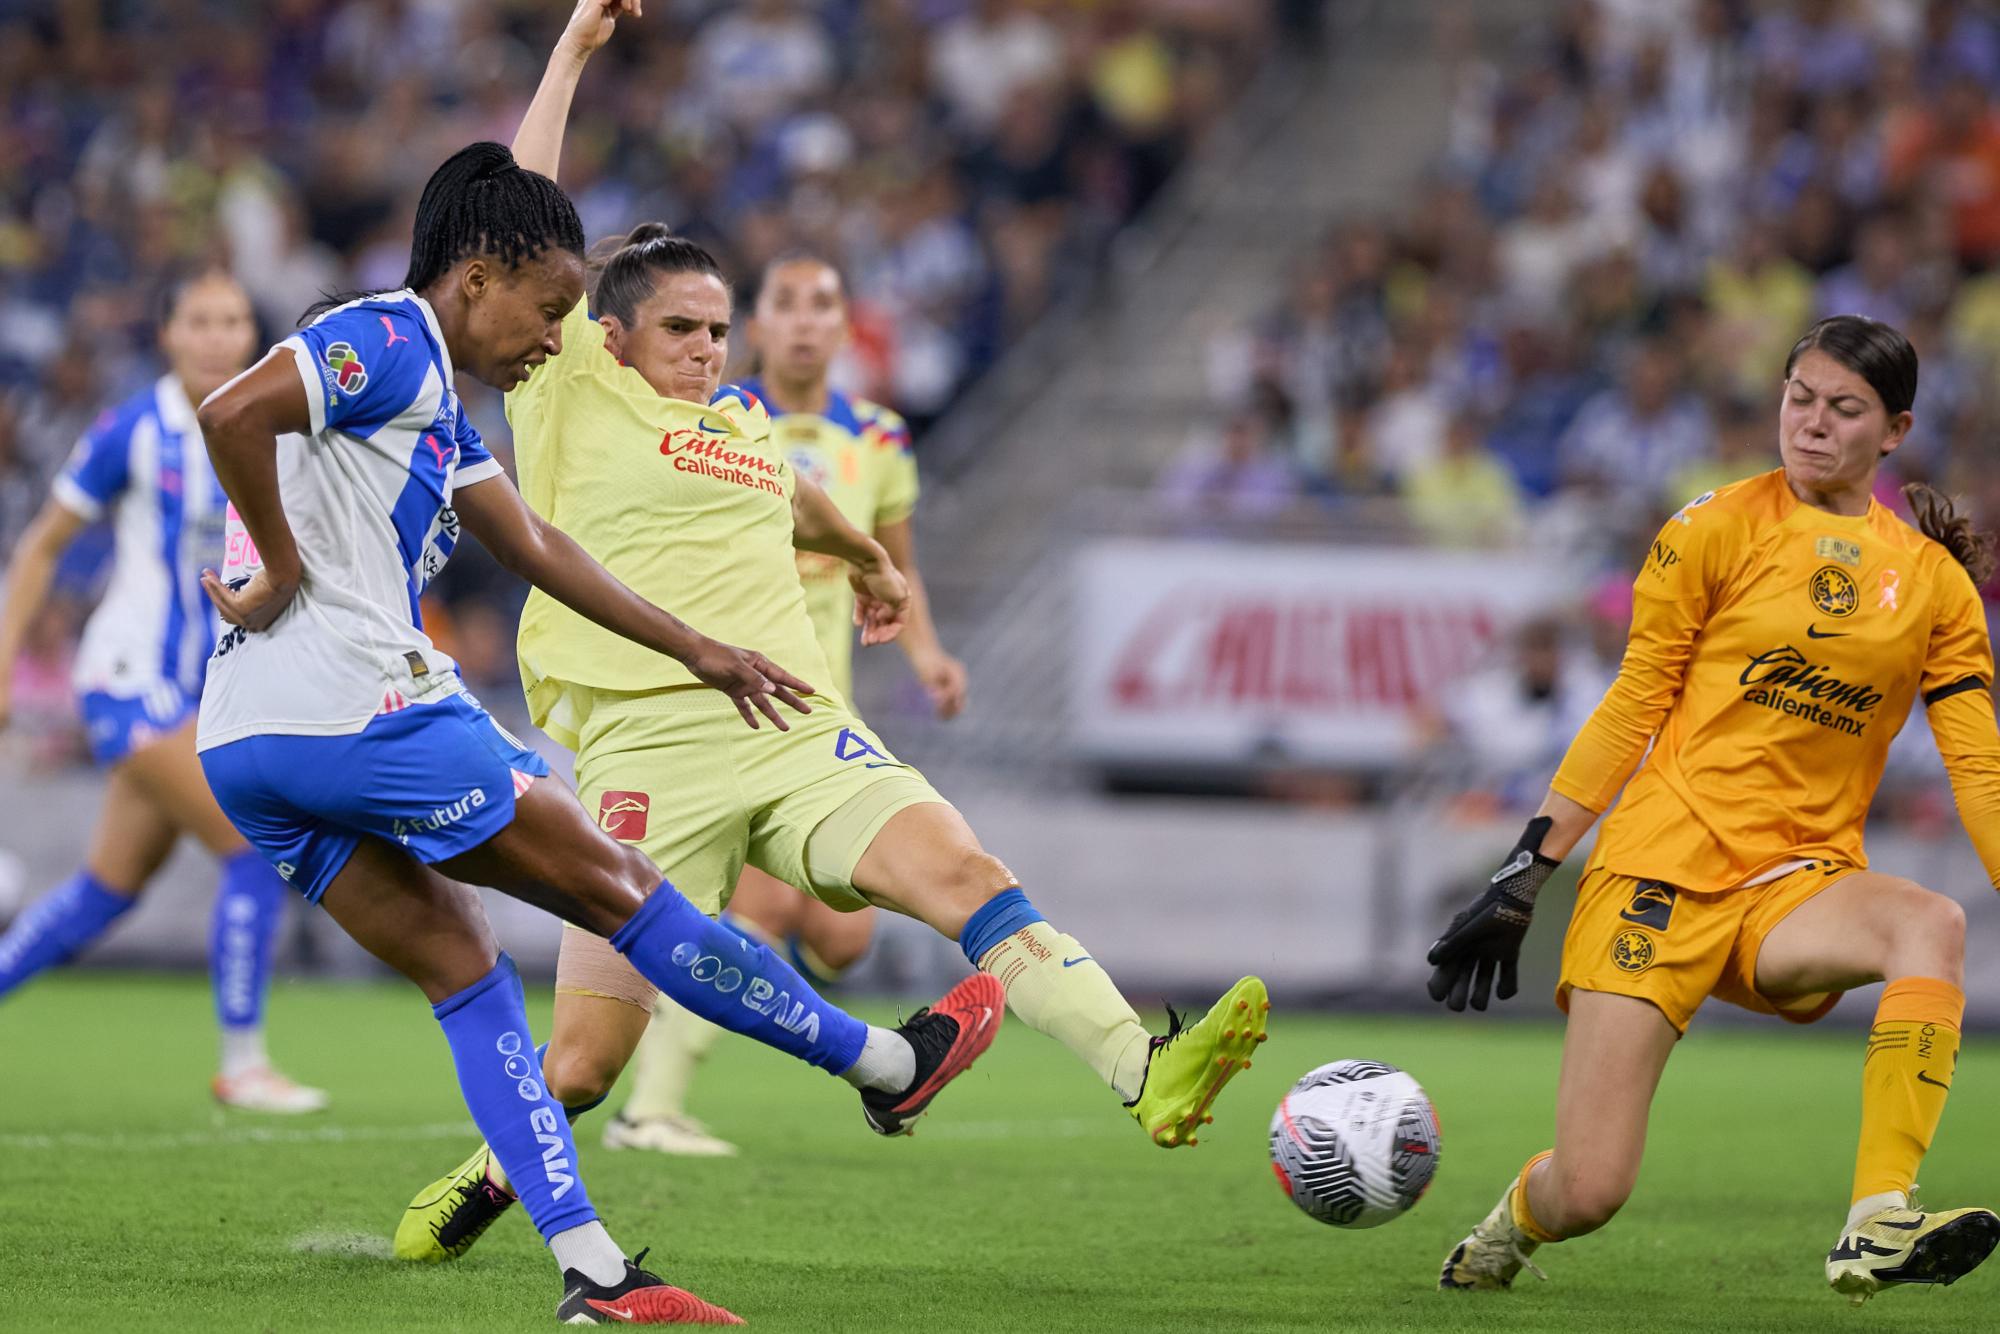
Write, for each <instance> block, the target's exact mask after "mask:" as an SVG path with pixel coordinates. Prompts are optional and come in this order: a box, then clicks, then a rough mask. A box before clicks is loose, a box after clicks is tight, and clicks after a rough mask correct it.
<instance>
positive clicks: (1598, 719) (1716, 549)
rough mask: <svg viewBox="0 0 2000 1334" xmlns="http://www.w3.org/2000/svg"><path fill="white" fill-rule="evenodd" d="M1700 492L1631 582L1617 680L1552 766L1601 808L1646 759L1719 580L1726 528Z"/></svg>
mask: <svg viewBox="0 0 2000 1334" xmlns="http://www.w3.org/2000/svg"><path fill="white" fill-rule="evenodd" d="M1712 494H1713V493H1710V495H1704V496H1701V497H1700V498H1698V499H1696V500H1694V501H1691V502H1690V503H1689V504H1688V506H1687V508H1685V509H1683V510H1682V511H1681V512H1680V513H1678V514H1676V515H1675V516H1674V517H1673V518H1671V519H1669V520H1667V523H1666V526H1665V527H1664V528H1662V529H1661V530H1660V535H1659V536H1658V537H1657V538H1655V539H1654V540H1653V546H1652V549H1651V550H1650V551H1649V552H1647V554H1646V563H1645V565H1644V567H1642V568H1641V569H1640V571H1639V577H1638V578H1637V579H1636V580H1634V581H1633V584H1632V630H1631V634H1630V636H1629V637H1628V639H1627V640H1626V643H1625V658H1624V661H1623V662H1621V663H1620V664H1619V667H1618V677H1617V679H1616V680H1614V681H1613V682H1612V683H1611V688H1610V689H1609V690H1607V691H1605V693H1604V698H1603V699H1602V700H1601V701H1599V702H1598V705H1597V708H1596V709H1594V710H1592V712H1591V715H1590V720H1589V721H1588V722H1586V723H1585V724H1584V725H1583V730H1582V731H1580V732H1578V733H1577V735H1576V739H1575V740H1574V741H1572V742H1570V747H1569V752H1568V753H1567V754H1566V755H1564V756H1563V762H1562V767H1561V768H1559V769H1558V770H1557V771H1556V776H1555V781H1554V783H1553V787H1554V788H1555V790H1556V791H1557V792H1560V793H1561V794H1562V795H1563V796H1565V797H1568V798H1569V799H1570V800H1572V801H1575V802H1577V803H1579V804H1581V805H1583V806H1586V807H1588V808H1589V809H1591V810H1593V811H1602V810H1604V809H1605V808H1606V807H1607V806H1609V805H1610V804H1611V802H1612V800H1613V799H1614V798H1615V797H1616V796H1617V795H1618V792H1619V789H1621V788H1623V787H1624V786H1625V780H1626V779H1628V778H1630V777H1631V776H1632V771H1633V770H1634V769H1636V768H1638V767H1639V761H1640V760H1642V759H1644V758H1645V756H1646V747H1647V746H1648V745H1650V744H1651V742H1652V740H1653V737H1654V735H1655V734H1657V733H1658V732H1659V730H1660V724H1661V723H1662V722H1664V721H1665V720H1666V716H1667V710H1669V709H1671V708H1672V707H1673V706H1674V701H1675V700H1677V699H1679V698H1680V693H1681V685H1682V682H1683V681H1685V680H1686V677H1687V667H1688V661H1689V660H1690V659H1691V658H1692V657H1693V656H1694V645H1695V640H1696V639H1698V638H1699V637H1700V636H1701V631H1702V626H1703V625H1704V624H1706V622H1707V620H1708V613H1709V609H1710V606H1711V605H1712V603H1713V601H1714V590H1715V588H1716V587H1717V586H1718V585H1719V584H1720V582H1721V573H1722V571H1724V570H1726V569H1727V568H1728V563H1727V560H1726V554H1727V551H1726V549H1727V547H1728V546H1729V535H1730V528H1731V525H1730V524H1729V523H1728V522H1727V520H1725V519H1724V518H1723V516H1721V515H1716V514H1702V513H1701V512H1700V507H1701V506H1702V505H1705V504H1706V503H1707V502H1708V500H1709V499H1710V496H1711V495H1712Z"/></svg>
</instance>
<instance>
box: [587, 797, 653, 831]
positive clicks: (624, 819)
mask: <svg viewBox="0 0 2000 1334" xmlns="http://www.w3.org/2000/svg"><path fill="white" fill-rule="evenodd" d="M652 808H653V799H652V798H651V797H650V796H648V795H647V794H646V793H644V792H607V793H605V794H604V795H603V796H601V797H599V798H598V799H597V827H598V828H599V829H602V830H603V831H604V832H605V833H607V834H609V835H611V837H613V838H615V839H617V840H618V841H619V842H620V843H637V842H638V841H639V840H640V839H642V838H644V837H645V836H646V817H647V815H648V814H650V813H651V811H652Z"/></svg>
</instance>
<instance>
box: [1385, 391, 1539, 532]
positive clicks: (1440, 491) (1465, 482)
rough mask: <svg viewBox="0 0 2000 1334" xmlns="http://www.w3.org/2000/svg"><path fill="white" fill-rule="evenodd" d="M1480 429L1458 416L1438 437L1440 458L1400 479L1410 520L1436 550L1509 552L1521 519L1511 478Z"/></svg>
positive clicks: (1470, 419) (1466, 415)
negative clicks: (1440, 438) (1505, 549)
mask: <svg viewBox="0 0 2000 1334" xmlns="http://www.w3.org/2000/svg"><path fill="white" fill-rule="evenodd" d="M1483 435H1484V432H1483V429H1482V423H1481V422H1480V421H1479V419H1478V418H1477V417H1475V416H1473V415H1472V414H1471V413H1467V412H1461V413H1459V414H1458V415H1457V416H1455V417H1453V418H1452V420H1451V425H1450V426H1449V427H1448V428H1447V429H1446V431H1445V436H1444V453H1443V454H1441V455H1440V456H1439V457H1437V458H1436V459H1433V460H1432V461H1430V462H1428V463H1424V464H1420V465H1419V466H1417V467H1416V468H1414V469H1412V470H1411V472H1410V473H1409V474H1408V475H1407V476H1406V477H1405V478H1404V479H1403V501H1404V504H1405V505H1407V506H1408V508H1409V514H1410V520H1411V522H1412V523H1414V524H1415V525H1416V528H1417V531H1418V532H1419V533H1421V534H1422V535H1423V536H1424V537H1425V539H1426V540H1428V541H1430V542H1433V543H1435V544H1437V545H1438V546H1447V547H1455V546H1475V547H1477V546H1486V547H1492V546H1509V545H1512V544H1513V543H1514V542H1515V541H1517V540H1518V539H1519V538H1520V536H1521V532H1522V526H1523V522H1524V520H1525V518H1526V514H1525V511H1524V508H1523V504H1522V497H1521V487H1520V484H1519V483H1517V482H1516V481H1515V480H1514V474H1513V473H1512V472H1511V471H1510V470H1509V469H1508V467H1507V465H1506V464H1505V463H1504V462H1502V461H1501V460H1500V459H1499V458H1498V457H1497V456H1495V455H1494V454H1493V452H1492V451H1491V450H1489V449H1487V448H1486V444H1485V441H1484V439H1483Z"/></svg>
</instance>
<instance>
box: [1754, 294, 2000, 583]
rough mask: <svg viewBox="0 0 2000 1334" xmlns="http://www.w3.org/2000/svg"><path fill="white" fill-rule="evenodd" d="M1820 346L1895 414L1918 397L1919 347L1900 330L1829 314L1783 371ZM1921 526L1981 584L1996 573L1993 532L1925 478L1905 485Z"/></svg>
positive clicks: (1810, 331)
mask: <svg viewBox="0 0 2000 1334" xmlns="http://www.w3.org/2000/svg"><path fill="white" fill-rule="evenodd" d="M1815 348H1817V349H1818V350H1820V351H1821V352H1824V353H1826V354H1827V355H1828V356H1829V357H1832V358H1833V359H1834V360H1835V361H1837V362H1839V363H1840V364H1841V365H1843V366H1845V367H1847V369H1849V370H1851V371H1853V372H1854V373H1855V374H1856V375H1859V376H1860V377H1861V378H1862V379H1864V380H1866V381H1868V384H1869V387H1870V388H1872V389H1873V390H1874V391H1875V392H1876V393H1877V394H1878V395H1880V396H1881V399H1882V406H1883V407H1884V408H1885V409H1887V410H1888V413H1889V415H1890V416H1891V417H1894V416H1896V415H1897V414H1898V413H1903V412H1908V411H1909V410H1910V408H1911V406H1912V405H1914V404H1915V403H1916V401H1917V350H1916V349H1915V348H1914V347H1911V346H1910V340H1909V339H1907V338H1905V337H1904V336H1903V334H1902V332H1901V331H1900V330H1898V329H1896V328H1894V327H1892V326H1890V325H1887V324H1884V323H1882V322H1881V321H1880V320H1871V319H1868V318H1867V317H1866V316H1862V315H1829V316H1827V317H1826V318H1825V319H1823V320H1821V321H1820V322H1819V323H1818V324H1815V325H1814V326H1813V327H1812V328H1810V329H1808V330H1806V332H1805V336H1804V337H1803V338H1801V339H1799V341H1798V342H1796V343H1794V344H1792V354H1791V355H1790V356H1788V357H1786V358H1785V375H1786V377H1787V378H1789V377H1790V376H1791V373H1792V367H1793V366H1795V365H1797V364H1798V360H1799V358H1800V357H1802V356H1804V355H1805V354H1806V353H1807V352H1809V351H1812V350H1813V349H1815ZM1903 497H1904V499H1906V500H1908V501H1909V502H1910V513H1911V514H1912V516H1914V517H1915V519H1916V521H1917V529H1918V531H1919V532H1921V533H1923V535H1924V536H1925V537H1928V538H1930V539H1931V541H1933V542H1936V543H1938V544H1939V545H1940V546H1942V547H1943V548H1944V549H1945V550H1946V551H1949V552H1950V553H1951V554H1952V558H1953V559H1954V560H1956V561H1957V562H1958V563H1959V564H1960V565H1963V566H1964V567H1965V571H1966V573H1967V574H1969V575H1971V576H1972V582H1973V583H1975V584H1983V583H1985V582H1986V581H1987V580H1988V579H1989V578H1991V577H1992V575H1993V566H1994V557H1993V538H1992V536H1991V535H1990V534H1988V533H1982V532H1980V531H1979V529H1978V528H1976V527H1975V526H1974V525H1973V522H1972V519H1971V517H1970V516H1969V515H1963V514H1959V513H1958V512H1957V510H1956V507H1955V506H1954V505H1953V504H1952V502H1951V500H1950V498H1949V497H1947V496H1945V495H1944V494H1943V493H1942V492H1939V491H1936V490H1933V489H1932V488H1931V487H1929V486H1926V485H1924V484H1923V483H1922V482H1911V483H1910V484H1909V485H1907V486H1905V487H1904V488H1903Z"/></svg>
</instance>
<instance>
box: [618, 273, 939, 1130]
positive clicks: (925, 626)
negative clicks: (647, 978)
mask: <svg viewBox="0 0 2000 1334" xmlns="http://www.w3.org/2000/svg"><path fill="white" fill-rule="evenodd" d="M752 309H753V310H754V311H755V314H754V316H753V317H752V318H751V320H750V322H749V325H748V328H747V330H746V332H747V333H748V334H749V338H750V346H751V349H752V351H753V352H754V353H755V354H756V358H757V366H758V374H757V377H756V378H755V379H751V380H747V381H745V382H744V384H743V388H744V390H745V391H746V392H747V393H749V394H750V396H751V397H753V398H755V399H756V400H757V401H758V402H760V403H762V404H763V405H764V406H765V408H767V409H768V410H769V412H770V414H771V418H772V428H771V442H772V445H773V447H774V448H776V449H777V451H778V452H779V453H780V454H781V455H783V456H784V458H785V459H786V461H787V462H789V463H790V464H791V465H792V466H793V467H794V468H795V469H797V470H798V471H799V472H800V473H801V474H803V475H805V476H807V477H810V478H811V479H812V480H813V481H814V483H815V484H817V485H818V486H819V487H820V489H821V490H823V491H825V492H826V494H827V497H828V498H829V499H830V500H832V501H833V502H834V504H835V505H836V506H837V507H838V508H839V509H840V512H841V513H842V514H843V515H845V516H846V517H847V518H848V519H849V520H850V521H851V522H853V523H854V525H855V526H856V527H859V528H863V529H867V530H872V535H873V536H874V538H875V540H876V541H878V542H880V543H881V544H882V547H883V550H885V551H886V552H888V554H889V559H890V560H891V561H892V562H893V563H894V564H895V566H896V568H897V569H898V570H899V571H901V572H902V574H903V577H904V579H905V580H906V581H907V582H908V583H909V586H910V614H909V620H908V624H907V625H906V626H905V627H904V629H903V632H902V633H901V634H900V635H898V636H897V637H896V643H897V646H898V647H900V648H901V649H902V650H903V652H904V654H905V655H906V656H907V657H908V658H909V662H910V669H911V671H912V672H914V673H915V674H916V677H917V680H918V681H919V682H921V683H922V684H923V686H924V688H925V690H926V691H927V692H929V694H930V696H931V700H932V703H933V704H934V705H935V707H936V709H937V713H938V717H940V718H943V719H950V718H952V717H954V716H956V715H957V714H958V712H959V710H960V709H962V708H963V707H964V706H965V690H966V675H965V667H964V665H963V664H962V663H960V662H959V661H958V660H957V659H956V658H954V657H952V656H951V655H950V654H949V653H946V652H945V650H944V646H943V645H942V644H941V643H940V642H939V641H938V635H937V628H936V626H935V625H934V624H933V623H932V621H931V618H930V612H929V608H928V606H927V605H926V601H925V598H924V596H923V584H922V581H921V580H920V579H919V577H918V573H917V567H916V541H915V538H914V536H913V535H912V532H911V522H910V518H911V515H912V513H913V512H914V511H915V509H916V505H917V461H916V457H915V455H914V454H913V453H912V452H911V449H910V433H909V428H908V427H907V426H906V425H905V424H904V422H903V419H902V418H901V417H899V416H897V415H896V414H895V413H893V412H891V411H889V410H888V409H887V408H884V407H882V406H880V405H879V404H875V403H870V402H868V401H867V400H866V399H862V398H857V397H854V396H852V395H849V394H845V393H842V392H841V391H840V390H838V389H835V388H833V387H832V386H831V385H830V384H829V383H828V382H827V377H828V373H829V372H830V371H831V370H832V367H833V361H834V357H835V356H836V355H837V354H838V353H839V352H840V349H841V347H842V346H843V345H844V344H845V343H846V341H847V336H848V315H847V293H846V289H845V286H844V285H843V283H842V281H841V276H840V272H839V270H837V269H835V268H834V266H833V265H832V264H830V263H828V262H827V261H826V260H825V259H823V258H821V257H819V256H817V255H813V254H810V253H807V252H804V251H793V252H788V253H785V254H782V255H780V256H778V257H777V258H776V259H774V260H772V261H771V262H770V263H769V264H767V265H765V266H764V272H763V274H762V275H761V276H760V278H759V280H758V283H757V294H756V297H755V300H754V302H753V304H752ZM849 569H850V567H849V566H848V565H847V563H846V562H845V561H842V560H840V559H838V558H836V557H832V556H822V555H819V554H818V553H816V552H810V551H801V552H799V553H798V570H799V581H800V582H801V583H802V584H803V585H804V586H805V593H806V609H807V611H808V612H809V613H810V614H811V616H812V621H813V631H814V634H815V636H816V637H817V639H818V640H819V646H820V650H821V651H822V652H823V653H824V654H825V655H826V662H827V666H828V668H829V669H830V675H829V676H828V677H827V684H829V685H830V686H831V687H832V689H833V690H834V691H835V692H836V693H838V694H839V695H840V696H841V697H842V698H843V699H847V698H851V696H852V691H851V689H850V682H851V681H852V679H853V663H854V637H855V635H854V623H855V615H854V612H855V595H854V590H853V589H852V588H850V587H849V586H848V582H847V575H848V571H849ZM876 912H877V910H876V909H875V908H872V907H868V908H861V909H859V910H857V911H854V912H841V911H839V910H837V909H835V908H833V907H831V906H829V905H828V904H826V903H824V902H822V901H820V900H819V899H816V898H814V897H812V896H811V895H809V894H804V893H801V892H800V891H799V890H796V889H794V888H792V887H791V886H790V885H787V884H785V883H784V882H783V881H780V880H776V879H773V878H772V877H771V876H770V875H768V874H766V873H765V872H763V871H760V870H758V869H757V868H756V867H755V866H745V867H744V868H743V874H742V876H741V877H740V878H739V879H738V880H737V882H736V892H735V894H734V895H732V896H731V898H730V900H729V909H728V911H727V912H726V913H724V914H723V916H722V919H721V920H722V921H724V922H725V923H727V924H729V925H730V926H731V927H733V928H734V929H736V930H738V931H744V932H747V933H749V934H750V936H751V937H752V938H753V939H756V940H759V941H763V942H765V943H767V944H769V945H771V946H772V947H773V948H774V949H778V950H780V951H782V952H784V953H785V954H786V957H788V958H789V959H791V961H792V963H793V965H794V966H796V967H797V968H798V969H799V971H800V972H801V973H803V974H804V975H805V976H806V977H807V978H808V979H809V980H810V981H811V982H812V983H813V984H814V985H815V986H819V987H825V986H829V985H831V984H832V983H834V982H836V981H838V980H839V978H840V977H841V975H842V974H843V973H845V972H846V971H847V970H848V969H849V968H851V967H852V966H853V965H854V964H855V963H857V962H859V961H860V959H861V957H862V955H863V954H865V953H866V952H867V950H868V944H869V941H870V939H871V938H872V937H873V935H874V927H875V915H876ZM719 1033H720V1030H719V1029H717V1028H716V1027H715V1025H713V1024H711V1023H709V1022H708V1021H707V1020H705V1019H701V1018H698V1017H697V1016H695V1015H694V1014H692V1013H690V1012H689V1011H688V1010H686V1009H684V1008H682V1007H681V1006H679V1005H676V1004H675V1003H674V1002H673V1001H671V1000H665V999H663V1000H661V1001H659V1002H658V1003H657V1004H656V1005H655V1007H654V1010H653V1022H652V1023H651V1024H650V1025H648V1026H647V1028H646V1033H645V1036H644V1037H643V1038H641V1039H640V1042H639V1049H638V1052H637V1053H636V1054H635V1056H634V1058H633V1061H632V1066H631V1077H630V1079H629V1081H628V1083H629V1084H630V1094H629V1096H628V1097H627V1098H626V1100H625V1106H624V1107H623V1109H621V1110H620V1111H619V1113H618V1115H616V1116H614V1117H612V1118H611V1119H610V1120H609V1121H607V1122H606V1123H605V1126H604V1147H606V1148H607V1149H652V1150H655V1151H657V1152H661V1153H672V1154H685V1155H688V1156H691V1157H716V1156H727V1155H730V1154H734V1153H735V1152H736V1146H735V1145H733V1144H731V1143H729V1142H728V1141H727V1140H724V1139H721V1138H719V1137H717V1136H716V1135H713V1134H711V1133H710V1132H709V1130H708V1128H707V1127H706V1126H704V1125H702V1124H701V1122H699V1121H697V1120H695V1119H694V1117H692V1116H690V1115H689V1114H688V1111H687V1091H688V1086H689V1085H690V1084H691V1083H692V1082H693V1078H694V1071H695V1067H696V1065H697V1064H698V1062H699V1061H700V1059H701V1058H702V1056H703V1055H704V1054H705V1053H706V1052H707V1051H708V1049H709V1047H710V1046H711V1045H712V1044H713V1043H714V1040H715V1038H716V1037H717V1036H718V1035H719Z"/></svg>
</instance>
